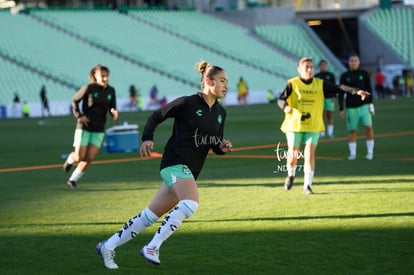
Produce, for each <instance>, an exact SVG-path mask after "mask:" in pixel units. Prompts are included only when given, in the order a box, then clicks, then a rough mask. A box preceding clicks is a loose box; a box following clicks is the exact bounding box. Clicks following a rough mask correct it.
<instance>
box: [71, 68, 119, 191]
mask: <svg viewBox="0 0 414 275" xmlns="http://www.w3.org/2000/svg"><path fill="white" fill-rule="evenodd" d="M89 80H90V82H91V83H90V84H89V85H87V86H84V87H82V88H81V89H80V90H79V91H78V92H77V93H76V94H75V96H74V97H73V98H72V111H73V115H74V116H75V117H76V119H77V124H76V130H75V137H74V142H73V146H74V148H75V150H74V151H73V152H72V153H70V154H69V156H68V158H67V160H66V162H65V164H64V165H63V170H64V171H65V172H69V171H70V168H71V167H72V166H73V165H75V164H77V167H76V169H75V170H74V171H73V173H72V175H71V176H70V178H69V180H68V181H67V183H66V184H67V186H68V187H69V188H77V184H76V183H77V181H78V180H79V179H80V178H81V177H82V176H83V175H84V174H85V172H86V170H87V169H88V168H89V166H90V164H91V162H92V161H93V160H94V159H95V156H96V154H98V152H99V149H100V147H101V146H102V142H103V139H104V137H105V133H104V131H105V124H106V116H107V113H108V112H109V113H110V114H111V115H112V117H113V118H114V120H117V119H118V111H117V110H116V95H115V89H114V88H113V87H112V86H110V85H109V84H108V83H109V69H108V68H107V67H105V66H103V65H100V64H98V65H96V66H95V67H93V68H92V70H91V72H90V75H89ZM81 101H82V109H81V108H80V107H79V102H81Z"/></svg>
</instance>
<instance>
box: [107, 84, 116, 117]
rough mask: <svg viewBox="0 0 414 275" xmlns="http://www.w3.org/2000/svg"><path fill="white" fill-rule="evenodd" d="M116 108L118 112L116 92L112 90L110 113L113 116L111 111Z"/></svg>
mask: <svg viewBox="0 0 414 275" xmlns="http://www.w3.org/2000/svg"><path fill="white" fill-rule="evenodd" d="M112 108H114V109H115V110H116V92H115V89H113V90H112V98H111V101H110V102H109V106H108V112H109V114H110V115H111V116H112V113H111V109H112Z"/></svg>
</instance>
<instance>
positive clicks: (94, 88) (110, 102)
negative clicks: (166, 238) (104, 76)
mask: <svg viewBox="0 0 414 275" xmlns="http://www.w3.org/2000/svg"><path fill="white" fill-rule="evenodd" d="M81 101H82V109H80V108H79V103H80V102H81ZM112 108H114V109H116V96H115V89H114V88H113V87H111V86H109V85H108V86H107V87H103V86H101V85H99V84H95V83H92V84H89V85H88V86H86V87H83V88H82V89H80V90H79V92H77V93H76V95H75V96H74V97H73V99H72V109H73V113H74V115H75V117H81V116H86V117H87V118H88V119H89V124H88V125H87V126H85V125H82V129H84V130H87V131H90V132H104V131H105V124H106V117H107V113H110V110H111V109H112ZM78 126H79V124H78Z"/></svg>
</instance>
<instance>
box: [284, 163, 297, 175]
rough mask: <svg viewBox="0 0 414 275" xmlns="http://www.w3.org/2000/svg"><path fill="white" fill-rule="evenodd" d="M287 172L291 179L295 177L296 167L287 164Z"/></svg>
mask: <svg viewBox="0 0 414 275" xmlns="http://www.w3.org/2000/svg"><path fill="white" fill-rule="evenodd" d="M286 170H287V173H288V176H289V177H294V176H295V175H296V165H293V166H292V165H290V164H286Z"/></svg>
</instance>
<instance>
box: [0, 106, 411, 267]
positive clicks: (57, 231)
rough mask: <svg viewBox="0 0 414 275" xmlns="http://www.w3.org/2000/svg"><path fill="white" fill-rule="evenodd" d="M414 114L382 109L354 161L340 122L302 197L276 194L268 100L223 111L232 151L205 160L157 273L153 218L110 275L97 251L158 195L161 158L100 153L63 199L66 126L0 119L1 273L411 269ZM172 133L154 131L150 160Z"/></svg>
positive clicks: (69, 126) (59, 121) (273, 123)
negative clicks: (147, 252) (369, 155)
mask: <svg viewBox="0 0 414 275" xmlns="http://www.w3.org/2000/svg"><path fill="white" fill-rule="evenodd" d="M413 106H414V101H413V99H411V100H408V99H405V98H398V99H397V100H395V101H391V100H385V101H379V102H377V104H376V112H377V114H376V116H375V118H374V130H375V133H376V141H375V142H376V143H375V158H374V160H372V161H367V160H365V159H364V158H363V157H364V156H365V153H366V147H365V140H364V139H363V138H361V139H359V140H358V157H359V158H358V159H357V160H355V161H348V160H346V157H347V155H348V149H347V148H348V147H347V140H346V136H347V133H346V130H345V125H344V124H345V123H344V121H343V120H341V119H340V118H339V117H338V116H336V117H335V119H336V120H335V122H336V128H335V136H336V138H335V139H332V140H321V141H320V144H319V146H318V150H317V157H318V158H317V163H316V165H317V168H316V173H315V179H314V184H313V189H314V191H315V193H316V194H314V195H312V196H306V195H304V194H303V192H302V182H303V179H302V175H303V171H299V172H298V177H297V180H296V182H295V185H294V187H293V188H292V190H290V191H289V192H287V191H285V190H284V189H283V181H284V178H285V176H286V173H285V172H283V171H280V170H283V165H284V161H279V160H278V159H277V156H276V153H275V149H276V147H277V144H280V146H282V148H283V144H284V143H285V138H284V136H283V134H282V133H281V132H280V130H279V126H280V124H281V121H282V113H281V111H280V110H279V109H278V108H277V107H276V105H254V106H247V107H228V108H227V112H228V119H227V124H226V131H225V135H226V137H227V138H228V139H230V140H231V141H232V143H233V146H234V148H235V150H234V152H232V153H231V154H229V155H228V156H225V157H220V156H214V155H210V156H209V158H208V160H207V162H206V165H205V167H204V170H203V172H202V173H201V175H200V178H199V181H198V184H199V192H200V207H199V209H198V211H197V213H196V215H195V216H193V217H192V218H190V219H189V220H187V221H185V222H184V223H183V225H182V226H181V227H180V229H179V230H178V231H177V232H176V233H175V234H174V235H173V236H172V237H171V238H170V239H169V240H168V241H167V242H165V243H164V245H163V247H162V249H161V255H160V259H161V263H162V264H161V266H159V267H157V266H152V265H151V264H149V263H147V262H146V261H144V260H143V259H142V258H141V257H140V256H139V255H138V253H139V250H140V249H141V247H142V246H143V245H145V244H146V243H147V242H148V241H149V240H150V239H151V238H152V235H153V232H154V231H155V230H156V229H157V227H158V225H159V222H158V223H157V224H156V225H155V226H153V227H151V228H148V229H147V230H146V231H144V232H143V233H142V234H141V235H140V236H138V237H137V238H136V239H134V240H132V241H131V242H129V243H127V244H125V245H124V246H122V247H119V248H118V249H117V257H116V262H117V263H118V265H119V266H120V269H119V270H117V271H113V270H106V269H105V268H104V266H103V263H102V260H101V258H100V257H99V256H98V255H97V254H96V252H95V244H96V243H97V242H99V241H101V240H103V239H105V238H108V237H109V236H110V235H112V234H113V233H114V232H115V231H117V230H118V229H119V228H120V227H121V226H122V225H123V224H124V222H125V221H127V220H128V219H130V218H131V217H132V216H134V215H136V214H137V213H138V212H139V211H140V210H142V209H143V208H144V207H145V206H146V205H147V203H148V202H149V201H150V200H151V199H152V197H153V196H154V194H155V192H156V191H157V189H158V187H159V185H160V177H159V174H158V168H159V161H160V159H159V158H154V159H149V160H142V159H140V158H139V157H138V154H137V153H128V154H104V153H102V152H100V153H99V155H98V157H97V159H96V162H95V164H94V165H92V166H91V167H90V169H89V171H88V172H87V173H86V174H85V176H84V177H83V178H82V180H81V181H80V182H79V186H80V188H79V189H78V190H69V189H67V188H66V180H67V179H68V176H69V175H68V174H65V173H63V171H62V169H61V165H62V163H63V161H64V160H63V159H62V158H61V155H62V154H65V153H68V152H69V151H70V150H71V144H72V141H73V140H72V139H73V130H74V119H73V118H72V117H53V118H46V119H42V118H30V119H19V120H16V119H10V120H0V146H1V151H0V152H1V153H0V188H1V192H0V206H1V212H0V251H1V252H0V253H1V257H0V266H1V270H0V274H109V273H112V274H238V275H240V274H414V253H413V247H414V153H413V150H414V147H413V138H414V127H413V125H414V123H413V121H414V115H413ZM148 114H149V113H148V112H142V113H122V114H121V116H120V121H119V123H122V122H123V121H128V122H129V123H137V124H139V125H140V128H141V130H142V128H143V126H144V124H145V121H146V118H147V116H148ZM111 125H114V123H113V122H109V123H108V127H109V126H111ZM171 125H172V121H167V122H165V123H164V124H162V125H160V127H159V128H158V129H157V132H156V139H155V151H157V152H162V147H163V145H164V143H165V141H166V139H167V138H168V136H169V134H170V132H171ZM359 135H360V136H361V137H363V135H364V133H363V130H362V129H360V131H359ZM107 160H117V162H109V161H108V162H107ZM300 164H301V162H300Z"/></svg>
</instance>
